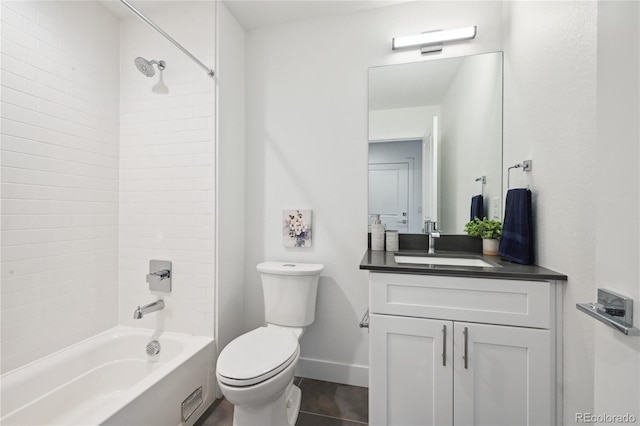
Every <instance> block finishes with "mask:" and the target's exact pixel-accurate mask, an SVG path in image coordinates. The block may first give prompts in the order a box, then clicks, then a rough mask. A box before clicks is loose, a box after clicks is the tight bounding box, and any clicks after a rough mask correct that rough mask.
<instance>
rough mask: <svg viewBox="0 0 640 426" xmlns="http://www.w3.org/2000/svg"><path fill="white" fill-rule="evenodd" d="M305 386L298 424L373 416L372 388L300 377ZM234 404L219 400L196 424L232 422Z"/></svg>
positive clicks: (339, 423) (345, 423)
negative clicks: (371, 406)
mask: <svg viewBox="0 0 640 426" xmlns="http://www.w3.org/2000/svg"><path fill="white" fill-rule="evenodd" d="M295 383H296V385H298V387H299V388H300V389H301V390H302V402H301V403H300V414H298V421H297V422H296V426H361V425H366V424H367V422H368V419H369V415H368V412H369V389H367V388H362V387H359V386H348V385H342V384H339V383H332V382H323V381H321V380H313V379H305V378H296V379H295ZM232 420H233V405H231V404H230V403H229V402H228V401H226V400H224V399H223V400H218V401H216V402H215V403H214V404H213V405H212V406H211V407H210V408H209V409H208V410H207V411H206V412H205V413H204V414H203V415H202V417H200V419H198V421H197V422H196V424H195V426H214V425H215V426H231V424H232Z"/></svg>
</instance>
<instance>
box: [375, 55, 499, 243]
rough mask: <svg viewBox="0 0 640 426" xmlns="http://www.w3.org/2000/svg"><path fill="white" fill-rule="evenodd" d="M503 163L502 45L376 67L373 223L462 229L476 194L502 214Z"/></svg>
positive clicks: (405, 229)
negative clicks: (375, 217) (484, 50)
mask: <svg viewBox="0 0 640 426" xmlns="http://www.w3.org/2000/svg"><path fill="white" fill-rule="evenodd" d="M501 169H502V52H495V53H487V54H481V55H473V56H465V57H458V58H447V59H439V60H428V61H422V62H414V63H409V64H399V65H388V66H381V67H373V68H370V69H369V217H370V219H369V224H371V223H373V219H372V217H371V215H374V214H379V215H380V219H381V220H382V222H383V223H384V224H385V226H386V229H388V230H398V232H400V233H411V234H414V233H420V232H422V230H423V223H424V221H425V220H432V221H436V222H438V229H439V230H440V231H441V232H445V233H448V234H461V233H463V232H464V224H465V223H467V222H468V221H469V220H470V219H471V214H472V213H471V211H472V209H471V204H472V199H474V197H475V201H476V203H477V201H479V200H482V201H483V202H482V206H480V209H479V210H477V211H476V214H477V215H478V216H487V217H489V218H494V219H498V220H501V217H502V170H501ZM478 196H480V197H478ZM477 207H478V204H476V208H477Z"/></svg>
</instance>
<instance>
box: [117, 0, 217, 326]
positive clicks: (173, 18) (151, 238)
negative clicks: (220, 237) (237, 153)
mask: <svg viewBox="0 0 640 426" xmlns="http://www.w3.org/2000/svg"><path fill="white" fill-rule="evenodd" d="M161 3H162V8H160V9H158V8H154V9H150V10H149V11H148V16H149V17H150V18H151V19H152V20H153V21H154V22H155V23H156V24H158V25H159V26H160V27H162V28H163V29H164V30H165V31H166V32H167V33H168V34H170V35H171V36H172V37H173V38H175V39H176V40H177V41H178V42H179V43H180V44H181V45H182V46H184V47H185V48H186V49H188V50H189V51H190V52H191V53H192V54H194V55H195V56H196V57H198V58H199V59H200V60H201V61H202V62H204V63H205V64H207V65H208V66H211V67H212V66H213V62H214V52H215V50H214V48H215V46H214V40H215V37H214V35H215V4H214V2H202V1H194V2H187V1H184V2H180V3H179V4H176V3H173V2H161ZM138 56H141V57H144V58H146V59H148V60H152V59H154V60H164V61H165V62H166V69H165V70H164V71H163V72H162V75H161V76H160V75H159V74H156V75H155V76H154V77H151V78H149V77H145V76H144V75H143V74H141V73H140V72H139V71H138V70H137V69H136V67H135V66H134V63H133V61H134V59H135V58H136V57H138ZM120 64H121V86H120V87H121V88H120V99H121V104H120V105H121V106H120V111H121V119H120V120H121V121H120V123H121V140H120V155H121V159H120V288H119V294H120V324H124V325H135V326H144V327H155V326H158V327H161V328H164V329H165V330H170V331H178V332H183V333H190V334H198V335H204V336H213V321H214V318H213V306H214V301H213V297H214V284H213V283H214V244H215V239H214V237H215V235H214V208H215V206H214V201H215V195H214V188H215V179H214V178H215V167H214V166H215V144H214V134H215V123H214V106H215V100H214V80H213V79H211V78H210V77H209V76H207V73H206V71H205V70H203V69H202V68H200V67H199V66H198V65H197V64H196V63H194V62H193V61H192V60H191V59H189V58H188V57H187V56H186V55H185V54H184V53H183V52H181V51H180V50H178V49H177V48H176V47H174V46H173V45H171V44H170V43H169V42H168V41H167V40H165V39H164V38H162V37H161V36H159V35H158V34H157V33H156V32H155V31H154V30H153V29H152V28H150V27H148V26H147V25H143V24H141V22H140V20H138V19H137V18H135V17H129V18H125V19H123V20H122V24H121V38H120ZM150 259H160V260H170V261H172V262H173V291H172V293H171V295H170V296H167V297H165V298H164V300H165V304H166V308H165V309H164V310H163V311H160V312H158V313H154V314H151V315H148V316H147V317H145V318H143V319H142V320H134V319H133V311H134V309H135V308H136V306H138V305H140V304H143V303H148V302H150V301H153V300H155V299H156V296H155V295H152V294H151V293H150V291H149V288H148V284H147V283H146V282H145V276H146V274H148V273H149V260H150Z"/></svg>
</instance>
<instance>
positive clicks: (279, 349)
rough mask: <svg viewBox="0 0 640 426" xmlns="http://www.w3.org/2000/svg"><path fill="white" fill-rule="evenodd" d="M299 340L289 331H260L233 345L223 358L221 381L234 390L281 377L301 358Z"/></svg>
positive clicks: (219, 361) (219, 360)
mask: <svg viewBox="0 0 640 426" xmlns="http://www.w3.org/2000/svg"><path fill="white" fill-rule="evenodd" d="M299 348H300V346H299V345H298V339H297V338H296V336H295V335H294V334H293V333H292V332H290V331H289V330H286V329H281V328H272V327H259V328H256V329H255V330H251V331H250V332H248V333H245V334H243V335H242V336H239V337H237V338H236V339H235V340H233V341H232V342H231V343H229V344H228V345H227V346H226V347H225V348H224V349H223V350H222V353H221V354H220V356H219V358H218V362H217V368H216V370H217V371H216V373H217V376H218V380H220V381H221V382H224V383H225V384H227V385H231V386H251V385H254V384H256V383H260V382H263V381H265V380H268V379H270V378H271V377H273V376H275V375H277V374H278V373H280V372H281V371H282V370H284V369H285V368H287V366H289V365H290V364H291V363H292V362H293V361H294V360H295V359H296V357H297V356H298V353H299V350H300V349H299Z"/></svg>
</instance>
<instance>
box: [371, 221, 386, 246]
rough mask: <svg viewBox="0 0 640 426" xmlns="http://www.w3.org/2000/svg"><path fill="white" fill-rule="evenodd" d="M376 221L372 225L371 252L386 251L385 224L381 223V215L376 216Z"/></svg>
mask: <svg viewBox="0 0 640 426" xmlns="http://www.w3.org/2000/svg"><path fill="white" fill-rule="evenodd" d="M372 216H375V218H376V219H375V221H374V222H373V225H371V250H384V224H383V223H382V222H380V215H379V214H374V215H372Z"/></svg>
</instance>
